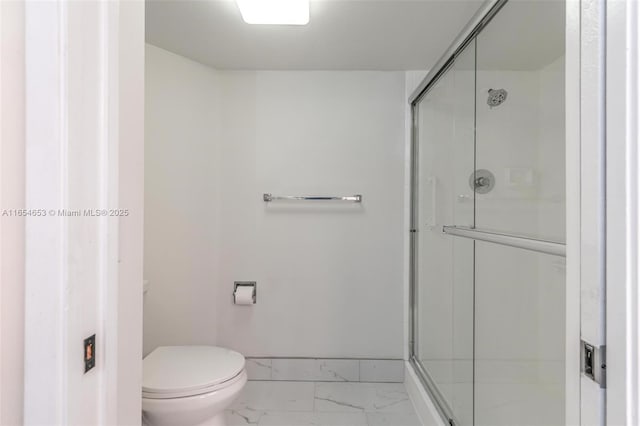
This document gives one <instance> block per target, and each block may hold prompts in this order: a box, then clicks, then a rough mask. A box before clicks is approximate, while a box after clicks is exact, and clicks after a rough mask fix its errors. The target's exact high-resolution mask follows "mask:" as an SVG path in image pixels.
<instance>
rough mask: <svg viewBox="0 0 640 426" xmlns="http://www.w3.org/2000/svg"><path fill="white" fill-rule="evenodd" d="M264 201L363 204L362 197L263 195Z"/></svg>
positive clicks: (358, 195)
mask: <svg viewBox="0 0 640 426" xmlns="http://www.w3.org/2000/svg"><path fill="white" fill-rule="evenodd" d="M262 200H263V201H264V202H265V203H269V202H271V201H278V200H294V201H353V202H354V203H361V202H362V195H360V194H357V195H348V196H345V197H323V196H315V195H281V196H276V195H273V194H262Z"/></svg>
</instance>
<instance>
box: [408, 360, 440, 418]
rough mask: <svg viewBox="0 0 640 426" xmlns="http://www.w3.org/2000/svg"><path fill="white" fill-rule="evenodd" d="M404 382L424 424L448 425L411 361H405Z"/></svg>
mask: <svg viewBox="0 0 640 426" xmlns="http://www.w3.org/2000/svg"><path fill="white" fill-rule="evenodd" d="M404 384H405V386H406V388H407V392H408V393H409V398H411V402H413V406H414V407H415V409H416V413H418V417H419V418H420V421H421V422H422V424H423V425H424V426H447V425H446V424H445V423H444V421H443V420H442V417H441V416H440V413H439V412H438V409H437V408H436V406H435V404H434V403H433V401H432V400H431V398H430V397H429V395H428V394H427V391H426V390H425V389H424V387H423V386H422V383H421V382H420V379H419V378H418V376H417V375H416V372H415V371H413V367H411V364H409V361H405V373H404Z"/></svg>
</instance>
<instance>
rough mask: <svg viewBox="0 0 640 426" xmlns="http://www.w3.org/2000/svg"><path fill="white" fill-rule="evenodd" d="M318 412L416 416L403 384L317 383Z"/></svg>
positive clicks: (316, 401) (316, 406) (316, 403)
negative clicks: (411, 414)
mask: <svg viewBox="0 0 640 426" xmlns="http://www.w3.org/2000/svg"><path fill="white" fill-rule="evenodd" d="M315 410H316V411H347V412H348V411H372V412H378V411H380V412H396V413H404V412H412V411H413V405H412V404H411V401H410V400H409V395H408V394H407V391H406V389H405V387H404V385H403V384H402V383H316V392H315Z"/></svg>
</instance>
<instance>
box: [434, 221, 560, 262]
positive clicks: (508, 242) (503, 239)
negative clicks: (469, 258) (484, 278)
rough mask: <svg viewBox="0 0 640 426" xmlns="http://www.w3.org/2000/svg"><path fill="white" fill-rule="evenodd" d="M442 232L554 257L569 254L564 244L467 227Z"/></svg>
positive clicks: (448, 228) (449, 228) (445, 227)
mask: <svg viewBox="0 0 640 426" xmlns="http://www.w3.org/2000/svg"><path fill="white" fill-rule="evenodd" d="M442 232H444V233H445V234H449V235H453V236H456V237H463V238H471V239H472V240H478V241H487V242H490V243H495V244H502V245H505V246H510V247H517V248H521V249H525V250H531V251H537V252H538V253H545V254H551V255H554V256H561V257H566V253H567V249H566V246H565V245H564V244H562V243H554V242H552V241H544V240H535V239H532V238H526V237H520V236H516V235H506V234H498V233H495V232H489V231H481V230H479V229H474V228H468V227H466V226H443V227H442Z"/></svg>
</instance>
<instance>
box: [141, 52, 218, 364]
mask: <svg viewBox="0 0 640 426" xmlns="http://www.w3.org/2000/svg"><path fill="white" fill-rule="evenodd" d="M218 80H219V78H218V76H217V73H216V72H215V71H214V70H212V69H211V68H208V67H205V66H204V65H200V64H198V63H196V62H193V61H190V60H187V59H185V58H183V57H181V56H178V55H175V54H173V53H169V52H167V51H166V50H162V49H159V48H157V47H155V46H152V45H147V47H146V95H145V98H146V99H145V100H146V102H145V112H146V126H145V130H146V136H145V139H146V144H145V145H146V146H145V183H146V185H145V234H144V235H145V252H144V256H145V262H144V264H145V271H144V274H145V279H146V280H149V282H150V284H151V291H149V292H148V293H147V295H146V296H145V302H144V352H145V353H148V352H149V351H151V350H152V349H154V348H155V347H156V346H159V345H168V344H174V345H175V344H189V343H200V344H215V343H216V342H217V321H218V310H217V309H216V306H215V303H216V301H217V298H218V296H217V294H218V291H217V279H216V274H217V273H218V268H217V263H218V258H219V256H218V253H217V252H216V250H217V249H218V248H219V246H220V244H219V239H218V237H217V234H218V232H219V230H218V228H219V226H218V224H219V222H220V218H219V214H218V210H219V206H220V200H219V195H218V193H219V187H220V183H219V179H220V178H219V164H220V162H221V160H220V158H219V151H220V142H221V140H220V136H219V132H220V120H219V110H218V106H219V105H220V90H219V86H220V83H219V81H218ZM226 296H228V294H226ZM227 299H228V297H227Z"/></svg>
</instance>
